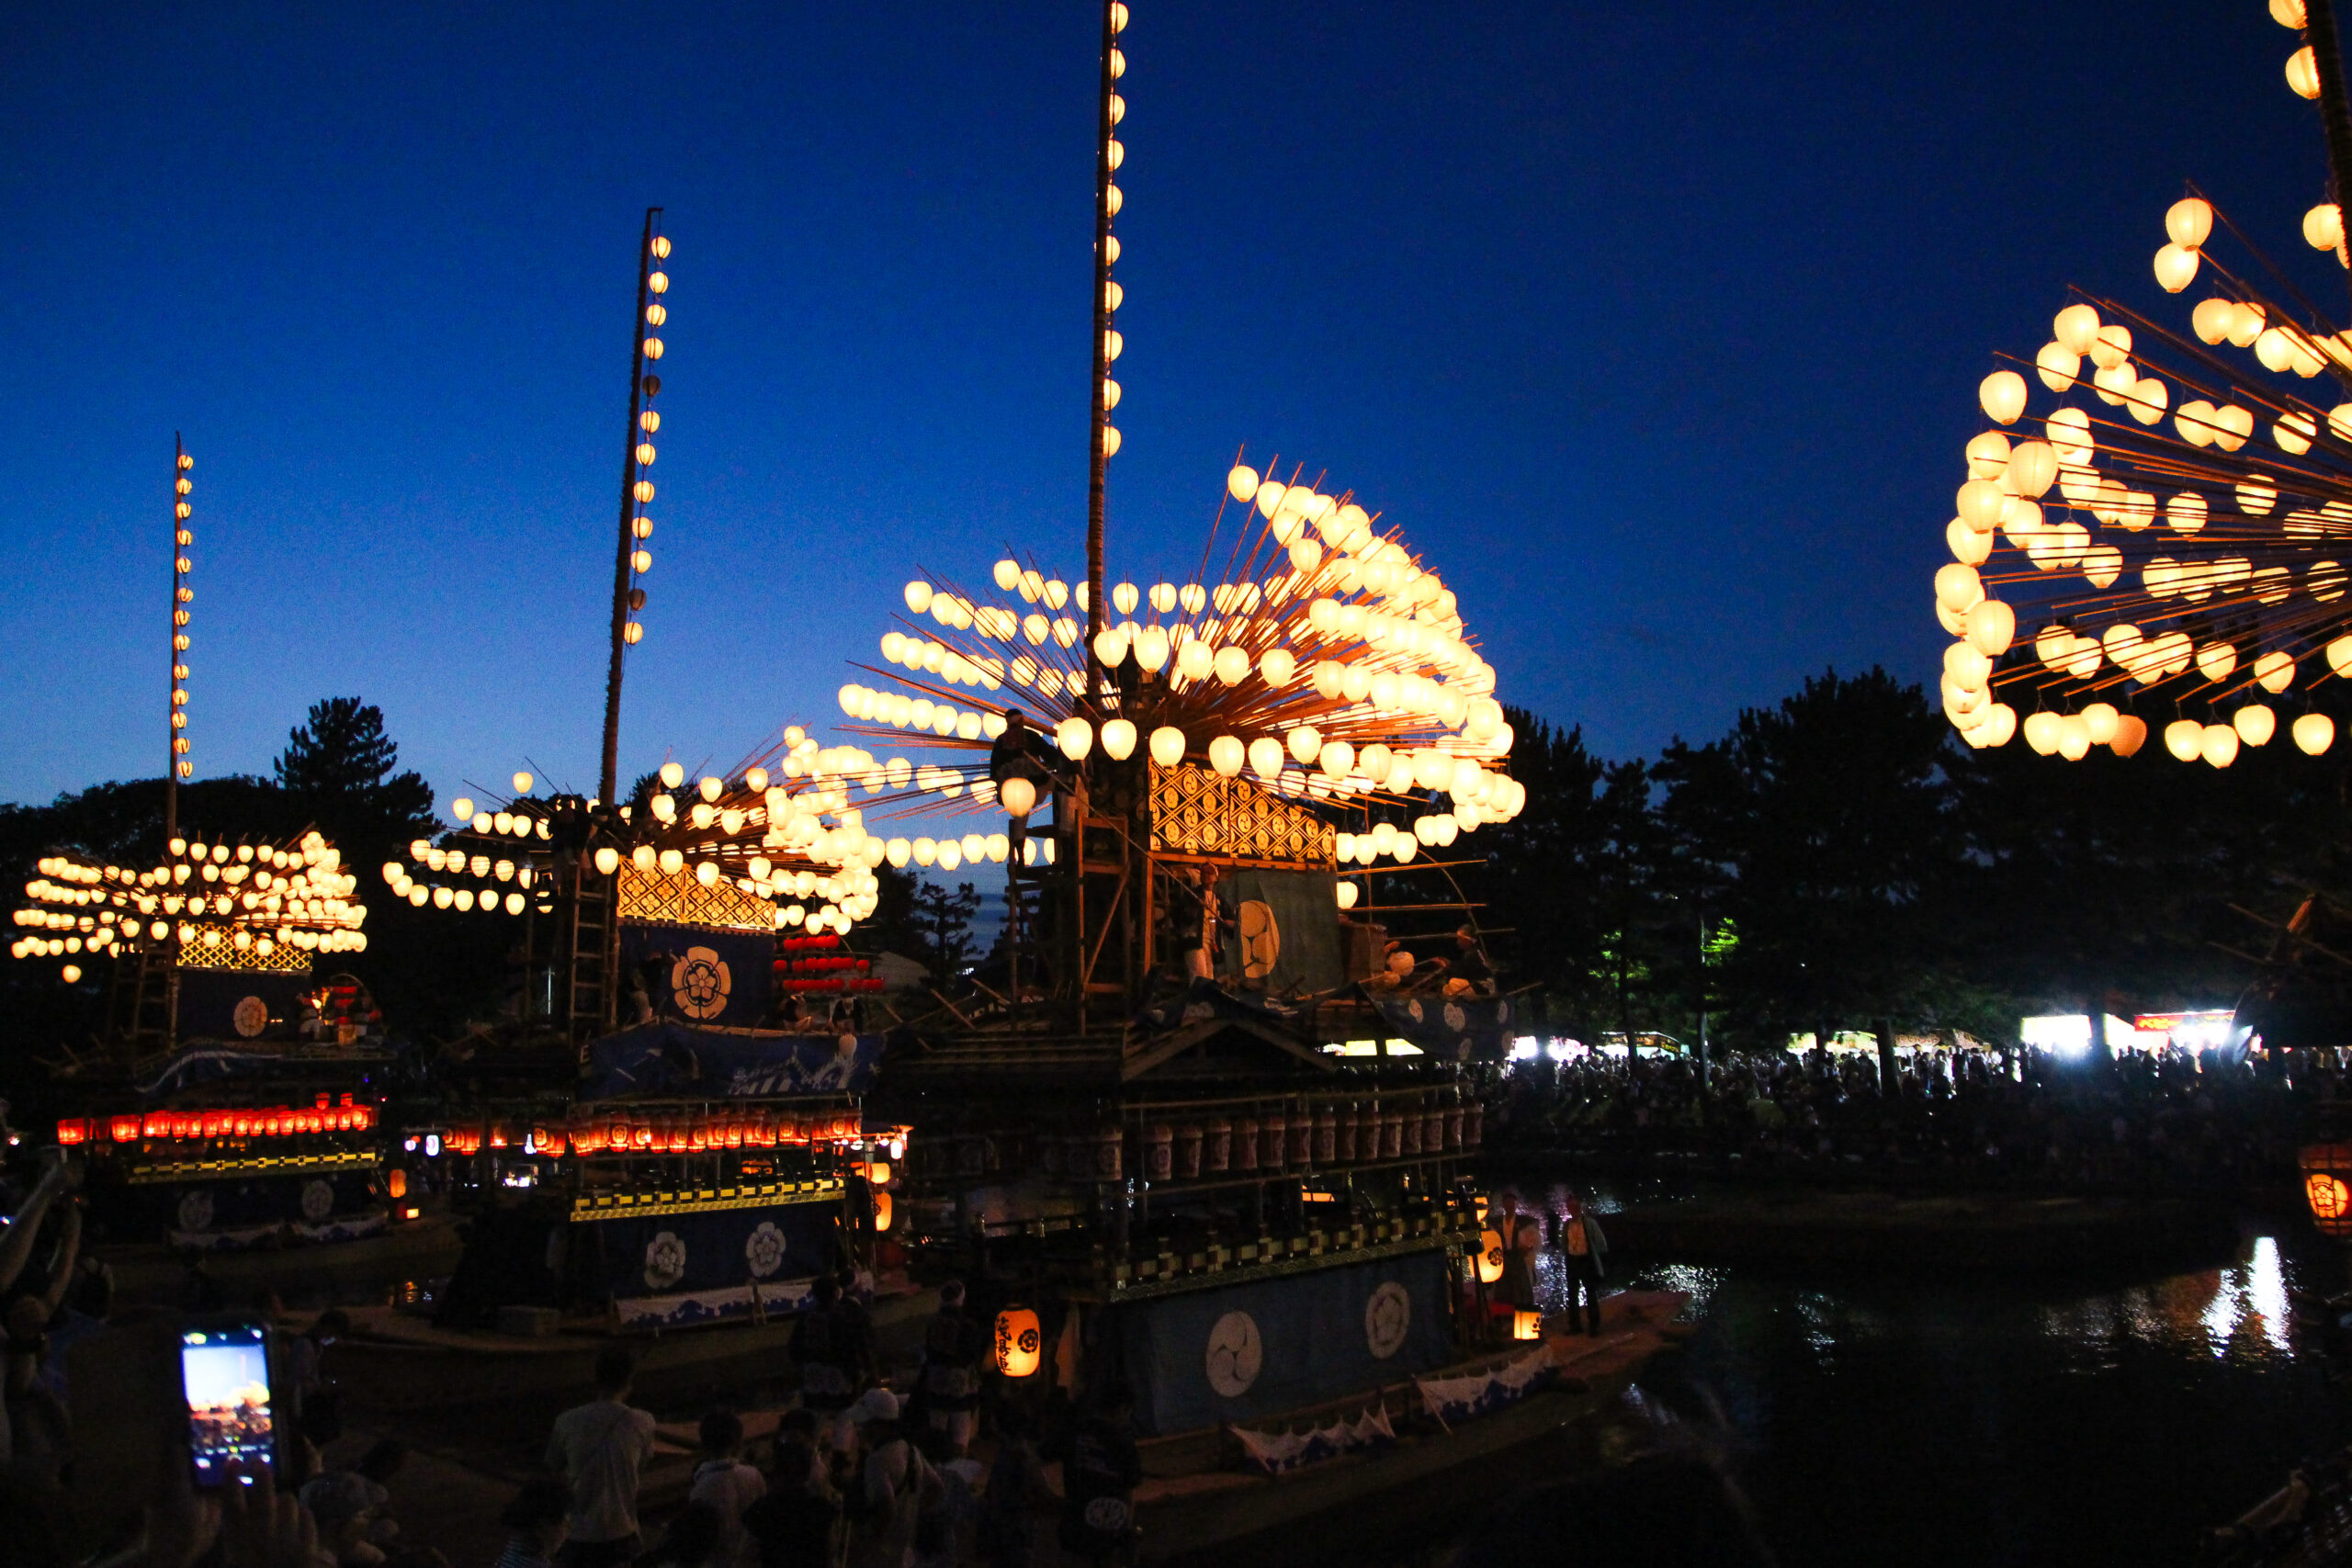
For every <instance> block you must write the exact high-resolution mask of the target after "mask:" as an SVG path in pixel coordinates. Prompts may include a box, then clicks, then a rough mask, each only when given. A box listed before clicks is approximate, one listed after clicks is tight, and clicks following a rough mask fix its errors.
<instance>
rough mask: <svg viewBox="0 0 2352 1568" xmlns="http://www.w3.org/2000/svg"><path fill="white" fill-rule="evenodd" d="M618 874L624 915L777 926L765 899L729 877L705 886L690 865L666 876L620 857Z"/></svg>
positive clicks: (659, 921)
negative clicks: (749, 891) (644, 869)
mask: <svg viewBox="0 0 2352 1568" xmlns="http://www.w3.org/2000/svg"><path fill="white" fill-rule="evenodd" d="M617 875H618V877H619V894H620V911H621V919H624V920H636V921H642V922H643V923H645V924H648V925H672V926H707V927H709V928H711V929H712V930H714V931H774V930H775V910H774V909H772V908H770V907H769V905H768V904H767V903H766V901H765V900H763V899H761V898H759V897H755V896H753V895H752V894H749V893H746V892H744V891H743V890H742V889H741V888H740V887H738V886H735V885H734V884H733V883H732V882H729V881H728V880H727V879H726V878H725V877H721V878H719V879H718V881H717V882H714V883H712V884H711V885H710V886H707V887H705V886H703V885H702V884H701V882H699V881H698V880H696V879H695V874H694V873H692V872H690V871H681V872H679V873H677V874H675V875H673V876H664V875H663V874H662V873H660V872H658V871H651V872H647V871H639V870H638V869H637V867H636V866H634V865H632V864H630V863H628V862H627V861H623V862H622V863H621V865H620V870H619V872H618V873H617Z"/></svg>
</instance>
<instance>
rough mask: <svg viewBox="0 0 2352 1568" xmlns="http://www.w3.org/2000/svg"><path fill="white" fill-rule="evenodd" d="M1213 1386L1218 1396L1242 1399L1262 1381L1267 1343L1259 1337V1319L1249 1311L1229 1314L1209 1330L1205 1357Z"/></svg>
mask: <svg viewBox="0 0 2352 1568" xmlns="http://www.w3.org/2000/svg"><path fill="white" fill-rule="evenodd" d="M1204 1360H1205V1365H1206V1367H1207V1369H1208V1375H1209V1387H1211V1388H1212V1389H1215V1390H1216V1393H1217V1395H1218V1397H1220V1398H1224V1399H1238V1398H1239V1397H1241V1395H1243V1394H1245V1393H1249V1392H1250V1384H1251V1383H1254V1382H1257V1381H1258V1372H1259V1369H1261V1367H1263V1366H1264V1365H1265V1362H1266V1345H1265V1341H1264V1340H1263V1339H1261V1338H1260V1337H1259V1335H1258V1320H1257V1319H1256V1318H1254V1317H1251V1316H1250V1314H1248V1313H1246V1312H1229V1313H1227V1314H1225V1315H1224V1316H1223V1317H1220V1318H1218V1319H1217V1320H1216V1327H1214V1328H1212V1329H1210V1330H1209V1343H1208V1351H1207V1354H1206V1356H1205V1358H1204Z"/></svg>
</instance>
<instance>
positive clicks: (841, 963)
mask: <svg viewBox="0 0 2352 1568" xmlns="http://www.w3.org/2000/svg"><path fill="white" fill-rule="evenodd" d="M870 967H871V965H870V964H867V963H866V961H865V959H863V958H853V957H851V956H849V955H848V954H847V953H843V954H842V955H841V956H840V957H838V958H779V959H777V960H776V961H775V972H776V973H777V974H779V975H782V974H786V973H790V974H794V975H838V974H842V973H843V972H845V971H848V970H855V971H856V972H857V973H859V974H861V975H863V974H865V971H866V970H867V969H868V968H870Z"/></svg>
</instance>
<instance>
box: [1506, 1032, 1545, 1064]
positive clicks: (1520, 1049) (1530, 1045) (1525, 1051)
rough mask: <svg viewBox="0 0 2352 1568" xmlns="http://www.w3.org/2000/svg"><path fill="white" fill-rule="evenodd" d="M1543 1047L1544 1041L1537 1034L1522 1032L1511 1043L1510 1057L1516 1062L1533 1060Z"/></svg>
mask: <svg viewBox="0 0 2352 1568" xmlns="http://www.w3.org/2000/svg"><path fill="white" fill-rule="evenodd" d="M1543 1048H1544V1044H1543V1042H1542V1041H1540V1040H1538V1039H1536V1038H1535V1036H1533V1035H1532V1034H1522V1035H1521V1036H1520V1037H1519V1038H1518V1039H1516V1040H1514V1041H1512V1042H1511V1043H1510V1059H1511V1060H1512V1061H1514V1062H1532V1061H1533V1060H1534V1059H1535V1057H1536V1054H1537V1053H1538V1052H1540V1051H1542V1050H1543Z"/></svg>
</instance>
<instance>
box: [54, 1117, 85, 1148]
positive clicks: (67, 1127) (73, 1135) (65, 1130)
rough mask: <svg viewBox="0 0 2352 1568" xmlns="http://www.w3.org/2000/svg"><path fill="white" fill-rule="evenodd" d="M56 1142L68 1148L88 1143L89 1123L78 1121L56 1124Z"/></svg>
mask: <svg viewBox="0 0 2352 1568" xmlns="http://www.w3.org/2000/svg"><path fill="white" fill-rule="evenodd" d="M57 1141H58V1142H59V1143H61V1144H64V1145H68V1146H71V1145H74V1144H86V1143H88V1142H89V1141H90V1124H89V1122H86V1121H82V1120H79V1119H76V1120H74V1121H67V1122H59V1123H58V1124H57Z"/></svg>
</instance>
